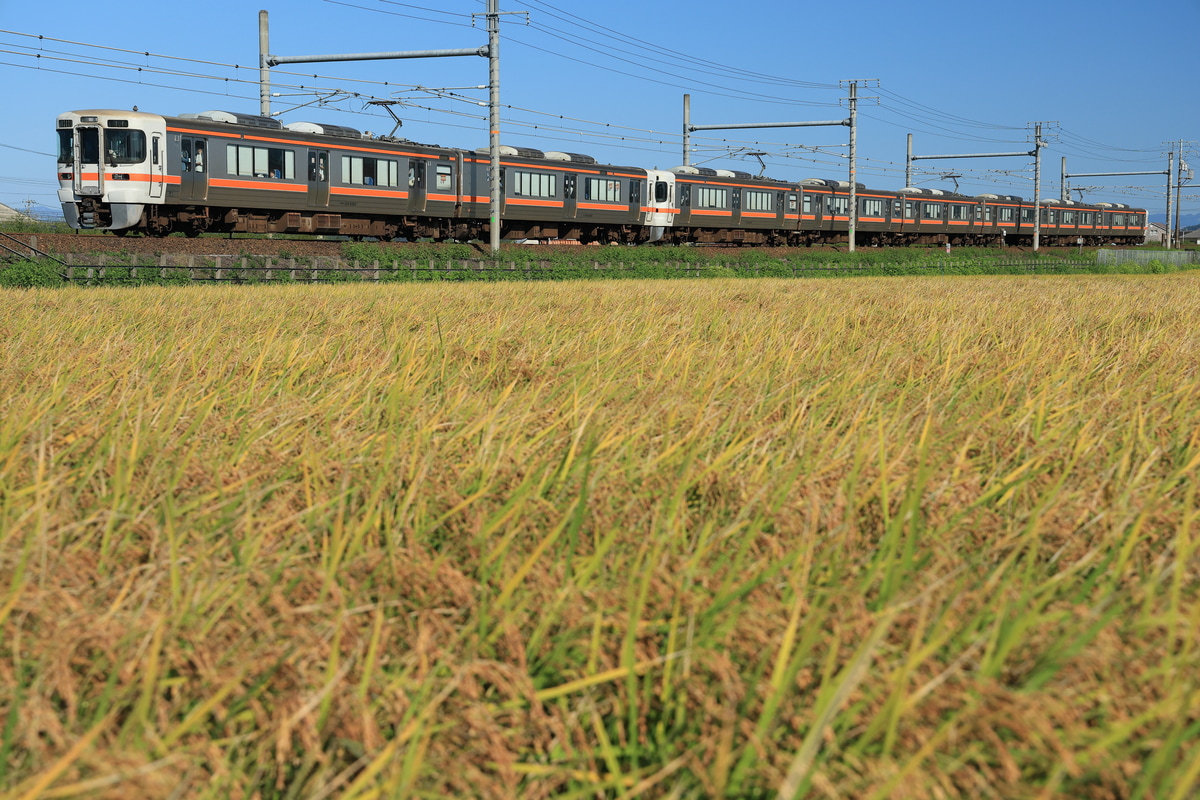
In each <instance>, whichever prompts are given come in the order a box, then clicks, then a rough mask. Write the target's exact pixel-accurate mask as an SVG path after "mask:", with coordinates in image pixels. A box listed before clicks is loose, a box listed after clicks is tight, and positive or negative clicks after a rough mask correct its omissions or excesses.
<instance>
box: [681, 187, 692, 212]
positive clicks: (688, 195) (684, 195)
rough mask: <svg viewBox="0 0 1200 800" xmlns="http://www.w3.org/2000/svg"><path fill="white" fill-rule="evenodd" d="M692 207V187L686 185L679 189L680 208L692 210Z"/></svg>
mask: <svg viewBox="0 0 1200 800" xmlns="http://www.w3.org/2000/svg"><path fill="white" fill-rule="evenodd" d="M691 205H692V187H691V186H690V185H688V184H686V183H685V184H684V185H683V186H681V187H679V207H680V208H690V207H691Z"/></svg>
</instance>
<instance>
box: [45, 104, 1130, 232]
mask: <svg viewBox="0 0 1200 800" xmlns="http://www.w3.org/2000/svg"><path fill="white" fill-rule="evenodd" d="M57 132H58V137H59V148H58V152H59V155H58V178H59V200H60V202H61V203H62V207H63V213H64V215H65V217H66V220H67V222H68V223H69V224H70V225H71V226H72V227H76V228H94V229H103V230H111V231H113V232H114V233H116V234H118V235H125V234H128V233H130V232H140V233H144V234H146V235H151V236H164V235H167V234H170V233H173V232H183V233H185V234H187V235H191V236H195V235H199V234H201V233H204V232H222V233H223V232H244V233H301V234H341V235H346V236H352V237H376V238H379V239H382V240H390V239H396V238H404V239H408V240H416V239H424V238H428V239H435V240H470V239H486V238H488V236H489V235H490V230H489V227H490V220H489V192H490V181H489V163H488V155H487V151H486V149H484V150H479V151H469V150H461V149H457V148H447V147H439V146H435V145H421V144H415V143H413V142H408V141H405V140H399V139H392V138H389V137H371V136H369V135H364V134H362V133H359V132H358V131H356V130H353V129H351V128H344V127H340V126H329V125H318V124H315V123H306V122H300V123H292V124H290V125H287V126H284V125H282V124H280V122H279V121H278V120H275V119H270V118H266V117H256V116H248V115H241V114H233V113H229V112H221V111H210V112H205V113H202V114H185V115H180V116H178V117H164V116H160V115H157V114H148V113H145V112H138V111H116V110H111V109H98V110H85V111H73V112H68V113H64V114H61V115H60V116H59V117H58V120H57ZM501 186H502V191H501V196H502V200H501V236H502V238H504V239H509V240H513V239H516V240H542V241H564V240H565V241H577V242H580V243H585V244H586V243H593V242H599V243H625V244H641V243H649V242H666V243H676V244H684V243H696V244H746V245H778V246H782V245H790V246H796V245H814V244H833V243H839V242H846V241H847V240H848V235H849V206H848V203H849V185H848V184H846V183H845V182H841V181H832V180H821V179H810V180H804V181H800V182H798V183H789V182H784V181H776V180H772V179H769V178H760V177H754V176H751V175H749V174H747V173H743V172H733V171H729V170H713V169H705V168H697V167H676V168H675V169H673V170H647V169H642V168H640V167H624V166H614V165H605V164H598V163H596V161H595V160H594V159H592V158H590V157H588V156H581V155H578V154H573V153H561V152H545V153H544V152H541V151H538V150H529V149H523V148H511V147H505V148H503V150H502V157H501ZM856 194H857V198H858V203H859V209H858V220H857V226H856V237H855V239H856V243H857V244H860V245H880V246H886V245H912V244H918V245H919V244H925V245H930V244H943V243H949V244H954V245H988V244H1000V243H1007V244H1010V245H1019V244H1029V243H1031V242H1032V240H1033V233H1034V211H1035V210H1034V206H1033V203H1032V202H1030V201H1026V200H1023V199H1022V198H1020V197H1014V196H1009V195H997V194H983V195H979V196H976V197H969V196H965V195H958V194H952V193H947V192H939V191H937V190H928V189H926V190H921V189H915V188H905V189H901V190H898V191H883V190H873V189H867V188H866V187H863V186H859V187H856ZM1040 214H1041V242H1042V243H1043V244H1046V245H1075V244H1077V243H1082V244H1086V245H1090V246H1095V245H1104V244H1136V243H1140V242H1142V241H1143V239H1144V235H1145V226H1146V212H1145V211H1144V210H1143V209H1136V208H1129V207H1127V206H1123V205H1114V204H1104V203H1101V204H1096V205H1088V204H1083V203H1074V202H1072V201H1070V200H1058V199H1053V200H1043V201H1042V202H1041V206H1040Z"/></svg>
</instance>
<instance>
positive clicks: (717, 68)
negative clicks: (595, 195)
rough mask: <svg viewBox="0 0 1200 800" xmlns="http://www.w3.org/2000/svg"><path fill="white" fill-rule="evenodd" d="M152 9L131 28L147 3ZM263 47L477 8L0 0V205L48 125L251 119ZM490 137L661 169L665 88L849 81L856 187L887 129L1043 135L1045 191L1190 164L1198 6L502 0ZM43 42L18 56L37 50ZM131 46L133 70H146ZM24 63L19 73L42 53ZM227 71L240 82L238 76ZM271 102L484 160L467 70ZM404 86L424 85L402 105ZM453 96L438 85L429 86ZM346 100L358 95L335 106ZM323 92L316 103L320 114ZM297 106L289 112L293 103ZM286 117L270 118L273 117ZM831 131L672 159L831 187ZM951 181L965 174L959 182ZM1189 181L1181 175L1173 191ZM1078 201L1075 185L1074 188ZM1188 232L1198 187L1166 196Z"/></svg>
mask: <svg viewBox="0 0 1200 800" xmlns="http://www.w3.org/2000/svg"><path fill="white" fill-rule="evenodd" d="M151 9H153V13H150V10H151ZM259 9H265V10H267V11H268V12H270V35H271V47H270V49H271V52H272V53H273V54H275V55H281V56H288V55H293V56H295V55H309V54H323V53H363V52H379V51H408V50H430V49H449V48H466V47H476V46H480V45H483V44H485V43H486V40H487V36H486V31H485V27H484V23H483V21H482V18H476V20H475V26H474V27H472V17H471V15H472V14H473V13H480V12H482V11H484V9H485V3H484V2H483V0H439V2H436V3H434V2H430V1H429V0H411V1H410V2H398V1H397V0H336V1H335V0H293V2H288V3H283V2H275V0H265V1H264V2H261V3H259V4H247V3H243V2H233V1H232V0H215V1H213V2H205V3H169V4H143V5H137V4H132V5H130V4H125V5H123V6H121V8H120V9H119V10H116V11H114V10H111V9H109V8H106V7H105V5H104V4H100V5H94V6H93V5H90V4H82V3H79V4H77V3H65V4H64V3H57V4H46V5H43V4H40V3H32V2H13V1H12V0H0V29H3V30H4V31H6V32H4V33H0V81H2V82H3V85H4V87H5V106H6V108H7V109H8V111H7V113H6V120H7V123H8V124H6V125H5V126H4V127H3V132H2V133H0V202H3V203H6V204H8V205H11V206H16V207H20V206H22V205H23V204H24V202H25V201H26V200H27V199H32V200H33V201H34V202H36V203H39V204H42V205H46V206H51V207H54V206H56V199H55V195H54V188H55V187H54V182H53V175H54V160H53V156H52V155H51V154H52V153H53V152H54V150H53V145H52V142H53V126H54V118H55V116H56V115H57V114H58V113H59V112H61V111H65V110H72V109H82V108H131V107H133V106H134V105H137V106H138V107H139V109H140V110H142V111H151V112H157V113H165V114H177V113H180V112H186V111H206V110H209V109H222V110H230V111H240V112H244V113H258V110H259V98H258V94H259V93H258V85H257V81H258V69H257V66H258V10H259ZM501 11H521V12H528V18H526V16H525V15H523V14H522V15H510V16H505V17H504V18H503V19H504V23H503V25H502V31H501V33H502V37H503V38H502V43H501V102H502V103H503V104H504V105H505V106H511V107H506V108H505V109H504V110H503V115H502V131H503V134H502V139H503V141H504V142H505V143H506V144H514V145H525V146H529V147H536V148H540V149H543V150H568V151H572V152H580V153H587V154H589V155H592V156H595V157H596V158H597V159H599V160H601V161H606V162H609V163H617V164H625V165H636V166H645V167H662V168H669V167H673V166H676V165H678V164H681V163H682V145H681V133H680V132H681V127H682V106H683V95H684V94H685V93H688V94H690V95H691V106H692V122H693V123H694V124H698V125H716V124H728V123H746V122H791V121H812V120H831V119H841V118H844V117H845V116H846V115H847V110H846V105H845V97H846V89H845V88H844V86H839V82H840V81H845V80H848V79H859V80H865V79H877V80H878V85H877V86H876V85H875V83H874V81H872V83H871V84H870V85H868V84H865V83H864V84H861V85H860V89H859V95H860V97H873V98H877V99H876V100H862V101H860V104H859V127H858V155H859V180H860V182H862V183H865V184H867V185H868V186H870V187H873V188H881V189H889V188H898V187H900V186H903V185H904V161H905V150H906V134H908V133H912V134H914V146H913V150H914V152H915V153H916V154H918V155H933V154H948V153H997V152H1019V151H1027V150H1029V149H1031V141H1032V128H1031V126H1030V124H1029V123H1031V122H1034V121H1043V122H1047V123H1049V124H1047V125H1045V127H1044V136H1045V138H1046V139H1047V140H1048V141H1049V146H1048V147H1047V148H1046V149H1045V150H1043V173H1042V174H1043V196H1046V197H1057V196H1058V195H1059V180H1060V173H1061V171H1062V158H1063V157H1064V156H1065V157H1066V158H1067V171H1068V173H1075V172H1079V173H1084V172H1140V171H1151V170H1155V171H1164V170H1165V169H1166V165H1167V158H1166V153H1167V151H1168V150H1169V149H1175V148H1172V147H1171V146H1170V145H1168V144H1167V143H1168V142H1171V141H1178V140H1180V139H1182V140H1185V141H1188V140H1191V143H1190V144H1186V145H1185V153H1186V154H1187V156H1188V160H1189V161H1190V162H1191V164H1192V165H1193V166H1196V167H1200V143H1197V142H1200V102H1197V100H1196V77H1197V71H1196V67H1195V63H1196V62H1195V59H1194V57H1189V56H1188V53H1189V52H1194V48H1195V47H1196V44H1195V43H1196V41H1197V39H1198V38H1200V2H1198V0H1163V2H1158V3H1153V4H1137V3H1129V2H1108V1H1107V0H1093V1H1092V2H1075V1H1074V0H1060V2H1045V0H1043V2H1027V1H1026V0H1013V1H1010V2H1007V3H1003V4H994V3H975V2H970V1H969V0H959V1H958V2H949V1H947V0H927V1H926V2H923V3H904V2H874V1H871V2H859V3H828V2H826V3H811V2H804V0H789V1H788V2H776V0H766V1H765V2H743V3H711V2H683V1H682V0H668V1H667V2H657V3H646V2H635V1H634V0H609V2H606V3H603V4H601V3H594V2H589V3H580V2H571V0H554V2H540V0H528V1H527V2H521V0H502V2H501ZM39 36H41V37H44V38H41V39H39V38H38V37H39ZM147 54H149V55H147ZM39 56H40V57H39ZM235 65H236V66H235ZM272 82H273V87H272V88H273V91H274V92H278V93H279V94H280V95H281V96H280V97H275V98H273V99H272V111H283V112H285V113H283V114H282V115H281V119H283V120H284V121H285V122H294V121H301V120H309V121H315V122H329V123H336V124H340V125H348V126H351V127H355V128H358V129H360V130H370V131H373V132H376V133H387V132H389V131H390V130H391V129H392V125H393V123H392V121H391V119H390V117H387V116H386V112H384V111H383V110H382V109H379V108H378V107H372V106H366V105H365V100H366V99H369V98H391V99H399V100H402V101H403V105H398V106H395V107H394V108H395V109H396V111H397V113H398V114H399V115H400V116H401V117H402V118H403V119H404V127H403V128H402V129H401V130H400V131H399V134H398V135H401V136H405V137H407V138H409V139H412V140H414V141H418V142H426V143H435V144H443V145H450V146H458V147H468V148H475V147H480V146H484V145H486V144H487V123H486V115H487V109H486V108H485V107H482V106H481V105H479V104H478V103H480V102H483V101H486V99H487V92H486V90H480V89H476V88H464V87H476V86H479V85H480V84H485V83H486V82H487V61H486V59H483V58H477V57H470V58H439V59H422V60H403V61H367V62H357V63H350V62H345V63H322V64H304V65H290V66H281V67H279V68H277V69H275V70H273V71H272ZM416 87H422V88H419V89H418V88H416ZM432 90H450V91H432ZM356 94H357V96H356ZM322 98H323V99H322ZM302 104H308V105H306V106H305V107H303V108H296V107H297V106H301V105H302ZM289 109H291V110H289ZM847 141H848V129H847V128H844V127H827V128H812V127H809V128H772V129H763V130H729V131H705V132H697V133H695V134H693V146H694V148H695V150H694V153H693V156H692V163H693V164H706V165H709V166H714V167H724V168H729V169H742V170H746V171H749V172H754V173H758V172H759V171H760V170H761V169H762V167H760V165H759V161H758V158H757V157H754V156H751V155H749V153H753V152H759V153H766V155H764V156H761V158H762V159H763V161H764V162H765V165H766V167H765V170H766V171H765V174H767V175H770V176H772V177H776V178H781V179H785V180H798V179H801V178H807V177H834V178H840V179H843V180H844V179H845V178H846V173H847V161H846V158H845V156H846V153H847V147H846V144H847ZM915 168H916V177H914V179H913V183H914V184H916V185H919V186H925V187H932V188H941V189H954V187H955V181H956V180H957V183H958V186H959V188H960V191H963V192H964V193H968V194H976V193H980V192H986V191H996V192H1001V193H1009V194H1018V195H1022V196H1024V197H1032V196H1033V159H1032V158H987V159H954V160H938V161H929V160H922V161H917V162H916V164H915ZM950 175H957V176H961V177H958V178H953V177H949V176H950ZM1070 183H1071V185H1072V186H1074V187H1095V188H1092V189H1089V190H1087V191H1085V192H1084V193H1083V198H1084V199H1085V200H1088V201H1091V202H1099V201H1109V202H1124V203H1130V204H1133V205H1137V206H1141V207H1145V208H1148V209H1150V211H1151V213H1152V214H1161V213H1163V211H1164V210H1165V194H1166V178H1165V176H1163V175H1146V176H1119V177H1079V178H1073V179H1071V181H1070ZM1195 183H1196V184H1197V186H1200V180H1197V181H1196V182H1195ZM1072 197H1073V198H1075V199H1078V198H1079V197H1080V194H1079V193H1078V192H1073V193H1072ZM1182 207H1183V212H1184V214H1185V215H1193V216H1194V215H1197V214H1200V188H1189V187H1188V186H1186V185H1185V189H1184V200H1183V203H1182Z"/></svg>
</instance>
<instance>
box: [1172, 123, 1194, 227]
mask: <svg viewBox="0 0 1200 800" xmlns="http://www.w3.org/2000/svg"><path fill="white" fill-rule="evenodd" d="M1185 144H1195V142H1185V141H1184V140H1183V139H1180V140H1179V167H1178V171H1177V172H1176V174H1175V175H1176V177H1175V241H1177V242H1178V241H1181V238H1180V231H1179V208H1180V203H1179V199H1180V190H1181V189H1182V188H1183V182H1184V181H1190V180H1191V179H1192V168H1191V167H1189V166H1188V165H1187V162H1186V161H1184V160H1183V146H1184V145H1185ZM1170 224H1171V220H1170V219H1167V225H1170Z"/></svg>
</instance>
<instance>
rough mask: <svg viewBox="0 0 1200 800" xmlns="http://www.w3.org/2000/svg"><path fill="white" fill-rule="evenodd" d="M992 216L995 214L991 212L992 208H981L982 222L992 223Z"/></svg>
mask: <svg viewBox="0 0 1200 800" xmlns="http://www.w3.org/2000/svg"><path fill="white" fill-rule="evenodd" d="M994 214H995V212H994V211H993V209H992V206H984V207H983V221H984V222H992V221H993V220H992V218H993V216H994Z"/></svg>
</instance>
